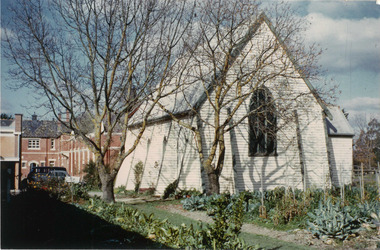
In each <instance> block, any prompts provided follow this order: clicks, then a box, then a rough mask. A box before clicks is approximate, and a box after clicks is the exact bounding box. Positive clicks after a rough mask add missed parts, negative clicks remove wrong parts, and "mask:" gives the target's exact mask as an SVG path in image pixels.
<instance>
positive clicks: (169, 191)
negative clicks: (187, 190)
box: [162, 179, 179, 199]
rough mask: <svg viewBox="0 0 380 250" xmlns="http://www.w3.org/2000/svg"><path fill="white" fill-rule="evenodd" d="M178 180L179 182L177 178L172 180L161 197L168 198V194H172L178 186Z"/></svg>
mask: <svg viewBox="0 0 380 250" xmlns="http://www.w3.org/2000/svg"><path fill="white" fill-rule="evenodd" d="M178 182H179V179H177V180H175V181H173V182H172V183H170V184H169V185H168V186H167V187H166V188H165V191H164V195H163V196H162V198H163V199H167V198H169V197H170V196H173V195H174V194H175V191H176V189H177V187H178Z"/></svg>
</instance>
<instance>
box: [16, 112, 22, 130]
mask: <svg viewBox="0 0 380 250" xmlns="http://www.w3.org/2000/svg"><path fill="white" fill-rule="evenodd" d="M21 131H22V114H15V132H20V133H21Z"/></svg>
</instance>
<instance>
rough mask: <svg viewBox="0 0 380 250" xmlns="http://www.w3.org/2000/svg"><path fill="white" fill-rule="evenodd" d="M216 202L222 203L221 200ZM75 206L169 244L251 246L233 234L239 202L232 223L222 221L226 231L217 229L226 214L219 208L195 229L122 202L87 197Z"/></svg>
mask: <svg viewBox="0 0 380 250" xmlns="http://www.w3.org/2000/svg"><path fill="white" fill-rule="evenodd" d="M220 202H221V203H224V201H223V200H221V201H220ZM77 206H79V207H80V208H82V209H85V210H86V211H88V212H91V213H93V214H95V215H97V216H99V217H101V218H102V219H104V220H106V221H108V222H110V223H113V224H116V225H120V226H121V227H122V228H124V229H126V230H129V231H136V232H138V233H140V234H142V235H144V236H146V237H147V238H150V239H152V240H155V241H157V242H160V243H162V244H164V245H165V246H169V247H174V248H196V249H210V248H213V249H251V248H252V247H249V246H247V245H246V244H245V243H244V242H243V241H242V240H241V239H239V238H238V237H237V236H236V235H237V234H238V231H240V227H241V226H239V224H238V222H237V221H238V219H239V218H240V217H239V216H240V215H239V213H238V211H241V210H242V209H241V207H242V205H241V204H240V205H237V206H236V208H234V209H235V210H234V211H235V212H236V215H235V216H234V217H233V218H232V219H231V218H229V222H231V223H234V225H235V226H227V225H224V224H223V227H222V229H223V230H225V229H227V231H221V229H220V225H221V223H223V219H222V218H226V216H225V215H223V211H222V210H220V215H221V216H218V217H215V219H214V221H215V224H213V225H211V226H209V225H204V224H200V227H199V229H196V228H194V226H193V225H190V226H187V225H185V224H182V225H181V226H174V225H172V224H171V223H169V222H168V221H167V220H158V219H156V218H155V217H154V215H153V214H151V215H146V214H144V213H141V212H139V211H138V210H136V209H132V208H129V207H126V206H124V204H121V205H119V204H107V203H105V202H103V201H101V200H100V199H90V200H89V201H88V202H87V203H85V204H83V205H77ZM221 208H222V206H221ZM218 213H219V212H218ZM227 224H228V223H227ZM236 225H237V226H236ZM223 235H224V236H223Z"/></svg>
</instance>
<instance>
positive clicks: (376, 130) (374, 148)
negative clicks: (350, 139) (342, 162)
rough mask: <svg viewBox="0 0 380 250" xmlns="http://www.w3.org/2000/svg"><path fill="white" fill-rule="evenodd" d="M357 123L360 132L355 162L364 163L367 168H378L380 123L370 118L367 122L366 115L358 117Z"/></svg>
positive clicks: (356, 144)
mask: <svg viewBox="0 0 380 250" xmlns="http://www.w3.org/2000/svg"><path fill="white" fill-rule="evenodd" d="M355 123H356V125H357V127H358V128H359V129H360V132H359V136H358V138H357V139H356V140H355V143H354V162H355V163H356V164H359V163H363V164H364V166H366V168H367V170H371V169H376V168H377V162H378V161H379V159H380V123H379V122H378V121H377V119H376V118H370V121H369V122H368V124H367V123H366V120H365V118H364V117H356V119H355Z"/></svg>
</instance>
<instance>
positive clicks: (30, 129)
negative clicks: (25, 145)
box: [22, 120, 70, 138]
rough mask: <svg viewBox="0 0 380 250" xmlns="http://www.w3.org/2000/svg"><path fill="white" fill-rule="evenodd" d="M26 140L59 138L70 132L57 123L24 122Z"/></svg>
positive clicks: (23, 133)
mask: <svg viewBox="0 0 380 250" xmlns="http://www.w3.org/2000/svg"><path fill="white" fill-rule="evenodd" d="M22 128H23V131H22V136H23V137H24V138H57V137H59V136H60V135H61V134H63V133H68V132H70V131H69V130H68V129H66V128H65V127H64V126H63V125H61V126H59V125H58V122H57V121H39V120H24V121H23V122H22Z"/></svg>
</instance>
